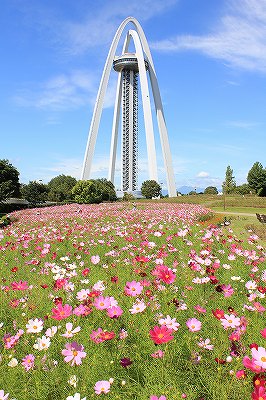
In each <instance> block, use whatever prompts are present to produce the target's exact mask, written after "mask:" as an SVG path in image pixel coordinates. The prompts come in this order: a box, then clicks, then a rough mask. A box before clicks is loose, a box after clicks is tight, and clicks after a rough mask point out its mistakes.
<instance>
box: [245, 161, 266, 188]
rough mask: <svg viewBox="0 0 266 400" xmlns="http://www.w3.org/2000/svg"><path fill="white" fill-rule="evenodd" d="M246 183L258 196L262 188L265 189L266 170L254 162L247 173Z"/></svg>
mask: <svg viewBox="0 0 266 400" xmlns="http://www.w3.org/2000/svg"><path fill="white" fill-rule="evenodd" d="M247 181H248V184H249V186H250V187H251V188H252V189H254V190H255V192H256V193H257V194H258V193H259V191H260V190H261V189H262V188H266V168H263V166H262V164H261V163H260V162H258V161H257V162H255V163H254V164H253V166H252V168H251V169H250V170H249V172H248V176H247Z"/></svg>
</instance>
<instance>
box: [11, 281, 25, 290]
mask: <svg viewBox="0 0 266 400" xmlns="http://www.w3.org/2000/svg"><path fill="white" fill-rule="evenodd" d="M11 287H12V289H13V290H26V289H29V285H28V282H26V281H24V282H23V281H19V282H12V283H11Z"/></svg>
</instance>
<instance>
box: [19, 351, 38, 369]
mask: <svg viewBox="0 0 266 400" xmlns="http://www.w3.org/2000/svg"><path fill="white" fill-rule="evenodd" d="M34 360H35V357H34V355H33V354H28V355H27V356H25V357H24V358H23V359H22V362H21V364H22V365H23V367H24V368H25V370H26V371H29V370H30V369H32V368H33V367H34Z"/></svg>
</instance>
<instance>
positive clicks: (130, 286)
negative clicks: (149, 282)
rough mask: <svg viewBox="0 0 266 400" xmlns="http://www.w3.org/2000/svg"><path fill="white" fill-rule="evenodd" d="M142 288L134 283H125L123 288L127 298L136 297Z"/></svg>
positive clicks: (137, 283)
mask: <svg viewBox="0 0 266 400" xmlns="http://www.w3.org/2000/svg"><path fill="white" fill-rule="evenodd" d="M142 289H143V286H142V285H141V284H140V283H139V282H136V281H132V282H127V283H126V286H125V288H124V290H125V293H126V294H127V295H128V296H138V295H139V294H140V293H141V292H142Z"/></svg>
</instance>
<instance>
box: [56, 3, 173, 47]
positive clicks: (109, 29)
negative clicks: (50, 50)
mask: <svg viewBox="0 0 266 400" xmlns="http://www.w3.org/2000/svg"><path fill="white" fill-rule="evenodd" d="M178 1H179V0H164V1H161V0H142V1H139V0H131V1H129V2H125V1H123V0H112V2H106V3H105V5H104V6H103V7H101V8H100V10H99V8H98V9H97V11H96V13H91V12H88V13H87V15H85V17H84V18H83V20H82V21H77V22H73V21H71V22H66V23H65V25H64V28H63V29H62V30H61V34H62V35H63V36H64V37H65V38H67V44H68V45H67V46H68V51H69V52H70V53H72V54H80V53H84V52H85V51H86V50H88V49H89V48H91V47H95V46H99V45H102V44H108V43H110V38H112V37H113V35H114V33H115V32H116V30H117V28H118V26H119V25H120V23H121V22H122V21H123V20H124V19H125V18H126V17H128V16H129V15H133V16H134V17H136V18H137V19H141V21H142V22H143V21H145V20H149V19H151V18H152V17H154V16H156V15H158V14H160V13H162V12H164V11H165V10H166V9H168V8H170V7H172V6H173V5H175V4H176V3H177V2H178Z"/></svg>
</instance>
